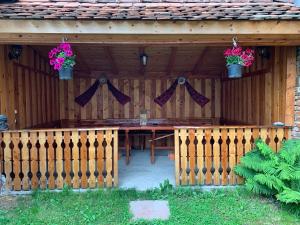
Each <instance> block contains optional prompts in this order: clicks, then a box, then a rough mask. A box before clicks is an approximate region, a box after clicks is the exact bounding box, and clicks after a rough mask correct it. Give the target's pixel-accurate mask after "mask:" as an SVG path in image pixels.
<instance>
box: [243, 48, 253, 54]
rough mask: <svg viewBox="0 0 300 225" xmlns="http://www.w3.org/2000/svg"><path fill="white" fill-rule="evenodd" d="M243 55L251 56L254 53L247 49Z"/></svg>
mask: <svg viewBox="0 0 300 225" xmlns="http://www.w3.org/2000/svg"><path fill="white" fill-rule="evenodd" d="M245 53H246V54H248V55H253V54H254V51H253V50H252V49H250V48H247V49H246V50H245Z"/></svg>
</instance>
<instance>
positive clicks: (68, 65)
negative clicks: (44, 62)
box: [48, 42, 76, 80]
mask: <svg viewBox="0 0 300 225" xmlns="http://www.w3.org/2000/svg"><path fill="white" fill-rule="evenodd" d="M48 56H49V59H50V65H51V66H53V68H54V70H58V72H59V78H60V79H61V80H70V79H72V76H73V67H74V65H75V57H76V56H75V55H74V53H73V51H72V48H71V45H70V44H69V43H66V42H63V43H61V44H60V45H58V46H57V47H56V48H53V49H52V50H51V51H50V52H49V55H48Z"/></svg>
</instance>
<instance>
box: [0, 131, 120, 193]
mask: <svg viewBox="0 0 300 225" xmlns="http://www.w3.org/2000/svg"><path fill="white" fill-rule="evenodd" d="M0 143H1V144H0V160H1V165H0V171H2V173H3V174H4V175H5V177H6V189H7V190H14V191H19V190H30V189H36V188H41V189H46V188H48V189H62V188H63V186H64V185H68V186H70V187H72V188H75V189H76V188H96V187H113V186H118V129H117V128H101V129H56V130H24V131H8V132H3V133H0Z"/></svg>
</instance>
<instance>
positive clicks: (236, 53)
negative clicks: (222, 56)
mask: <svg viewBox="0 0 300 225" xmlns="http://www.w3.org/2000/svg"><path fill="white" fill-rule="evenodd" d="M242 51H243V50H242V48H241V47H237V48H233V49H232V51H231V53H232V55H233V56H239V55H241V54H242Z"/></svg>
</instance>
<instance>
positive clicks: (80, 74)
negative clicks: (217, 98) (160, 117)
mask: <svg viewBox="0 0 300 225" xmlns="http://www.w3.org/2000/svg"><path fill="white" fill-rule="evenodd" d="M74 74H75V76H76V77H77V78H99V74H106V75H107V76H108V77H109V78H117V79H128V77H130V78H141V76H140V73H139V72H138V71H136V72H133V71H120V72H119V74H118V75H116V74H113V73H112V72H111V71H99V70H97V71H96V70H95V71H92V72H91V73H88V71H85V70H75V71H74ZM184 75H185V76H186V77H190V78H207V79H210V78H215V79H218V78H220V74H219V73H218V72H217V71H203V70H202V71H199V73H198V74H192V73H184ZM161 77H164V78H165V79H175V78H177V77H178V72H177V73H176V72H172V73H171V74H170V75H169V76H166V73H165V72H159V71H157V72H155V71H151V72H150V71H149V72H147V79H159V78H161Z"/></svg>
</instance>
